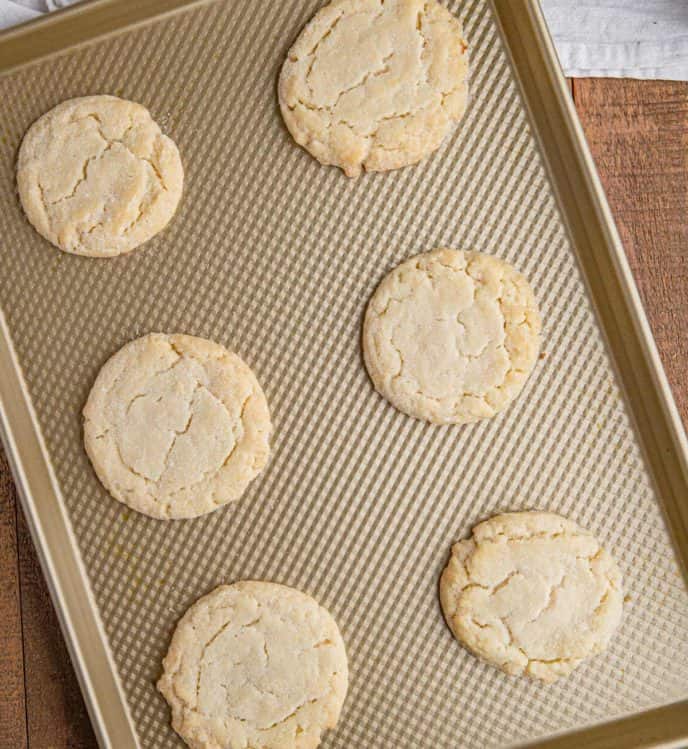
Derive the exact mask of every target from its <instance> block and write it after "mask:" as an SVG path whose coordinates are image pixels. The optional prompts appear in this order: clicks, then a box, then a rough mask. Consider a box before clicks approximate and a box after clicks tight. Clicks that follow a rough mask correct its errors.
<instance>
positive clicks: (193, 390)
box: [84, 333, 271, 519]
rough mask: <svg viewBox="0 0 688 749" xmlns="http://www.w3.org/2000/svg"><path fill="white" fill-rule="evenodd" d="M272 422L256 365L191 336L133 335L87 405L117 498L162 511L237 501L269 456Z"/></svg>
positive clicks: (87, 422) (197, 510) (197, 511)
mask: <svg viewBox="0 0 688 749" xmlns="http://www.w3.org/2000/svg"><path fill="white" fill-rule="evenodd" d="M270 429H271V426H270V414H269V411H268V405H267V401H266V399H265V395H264V394H263V391H262V389H261V387H260V385H259V384H258V380H257V379H256V377H255V375H254V374H253V372H252V371H251V369H249V367H248V366H247V365H246V364H245V363H244V362H243V361H242V360H241V359H240V358H239V357H238V356H237V355H236V354H233V353H230V352H229V351H227V349H225V348H224V347H222V346H220V345H219V344H217V343H213V342H211V341H206V340H204V339H203V338H195V337H193V336H187V335H165V334H161V333H153V334H150V335H147V336H144V337H143V338H138V339H136V340H135V341H132V342H131V343H128V344H127V345H126V346H124V348H122V349H120V351H118V352H117V353H116V354H115V355H114V356H113V357H112V358H111V359H110V360H109V361H108V362H107V363H106V364H105V366H104V367H103V368H102V369H101V371H100V373H99V374H98V377H97V378H96V381H95V383H94V385H93V388H92V390H91V393H90V395H89V397H88V401H87V403H86V405H85V407H84V444H85V447H86V452H87V453H88V456H89V458H90V459H91V462H92V464H93V467H94V469H95V471H96V473H97V474H98V478H99V479H100V480H101V482H102V483H103V485H104V486H105V488H106V489H107V490H108V491H109V492H110V494H111V495H112V496H113V497H114V498H115V499H118V500H119V501H120V502H124V504H126V505H128V506H129V507H131V508H133V509H134V510H138V511H139V512H142V513H144V514H146V515H150V516H151V517H155V518H162V519H173V518H192V517H197V516H198V515H204V514H206V513H208V512H212V511H213V510H215V509H217V508H218V507H220V506H222V505H225V504H227V503H228V502H234V501H236V500H238V499H239V498H240V497H241V495H242V494H243V492H244V490H245V489H246V487H247V486H248V485H249V483H250V482H251V481H252V480H253V479H254V478H255V477H256V476H257V475H258V474H259V473H260V471H261V470H262V469H263V467H264V466H265V464H266V463H267V460H268V457H269V454H270V446H269V436H270Z"/></svg>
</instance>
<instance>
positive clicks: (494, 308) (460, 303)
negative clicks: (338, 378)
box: [363, 249, 541, 424]
mask: <svg viewBox="0 0 688 749" xmlns="http://www.w3.org/2000/svg"><path fill="white" fill-rule="evenodd" d="M540 328H541V322H540V314H539V312H538V308H537V303H536V300H535V296H534V294H533V291H532V289H531V287H530V285H529V284H528V282H527V281H526V279H525V278H524V277H523V276H522V275H520V274H519V273H518V272H517V271H516V270H515V269H514V268H513V267H512V266H511V265H509V264H508V263H506V262H504V261H503V260H500V259H498V258H496V257H493V256H491V255H485V254H483V253H479V252H462V251H459V250H446V249H440V250H433V251H432V252H426V253H423V254H421V255H417V256H416V257H413V258H411V259H410V260H407V261H405V262H403V263H402V264H401V265H399V266H397V267H396V268H395V269H394V270H392V271H391V273H389V274H388V275H387V276H386V277H385V278H384V280H383V281H382V283H381V284H380V285H379V286H378V288H377V290H376V291H375V293H374V294H373V296H372V298H371V300H370V302H369V304H368V309H367V311H366V315H365V320H364V323H363V353H364V358H365V363H366V367H367V369H368V372H369V374H370V377H371V379H372V381H373V384H374V385H375V388H376V390H377V391H378V392H379V393H380V394H381V395H383V396H384V397H385V398H387V400H389V401H390V402H391V403H392V404H393V405H394V406H395V407H396V408H398V409H399V410H400V411H403V412H404V413H406V414H409V415H410V416H414V417H415V418H417V419H422V420H425V421H430V422H432V423H435V424H465V423H469V422H473V421H477V420H479V419H485V418H490V417H492V416H494V415H495V414H497V413H498V412H499V411H502V410H503V409H504V408H506V407H507V405H508V404H509V403H510V402H511V401H512V400H513V399H514V398H515V397H516V396H517V395H518V394H519V392H520V391H521V389H522V388H523V385H524V384H525V381H526V380H527V378H528V376H529V374H530V373H531V371H532V370H533V367H534V366H535V363H536V361H537V357H538V351H539V347H540Z"/></svg>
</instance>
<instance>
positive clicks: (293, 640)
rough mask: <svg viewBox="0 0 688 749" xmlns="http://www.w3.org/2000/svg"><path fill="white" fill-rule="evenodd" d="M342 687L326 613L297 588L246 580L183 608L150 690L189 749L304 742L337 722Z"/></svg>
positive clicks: (304, 745)
mask: <svg viewBox="0 0 688 749" xmlns="http://www.w3.org/2000/svg"><path fill="white" fill-rule="evenodd" d="M347 684H348V668H347V659H346V652H345V649H344V643H343V641H342V637H341V635H340V633H339V629H338V628H337V625H336V623H335V621H334V619H333V618H332V616H331V615H330V614H329V613H328V612H327V611H326V610H325V609H324V608H323V607H322V606H319V605H318V604H317V603H316V601H314V600H313V599H312V598H311V597H310V596H308V595H306V594H305V593H301V592H300V591H298V590H294V589H293V588H287V587H285V586H284V585H276V584H274V583H266V582H253V581H248V582H239V583H235V584H234V585H222V586H220V587H219V588H216V589H215V590H214V591H213V592H212V593H210V594H209V595H207V596H205V597H203V598H201V599H200V600H199V601H198V602H197V603H195V604H194V605H193V606H192V607H191V608H190V609H189V610H188V611H187V612H186V614H185V615H184V616H183V617H182V619H181V621H180V622H179V624H178V625H177V629H176V630H175V633H174V636H173V637H172V643H171V645H170V649H169V651H168V653H167V656H166V657H165V660H164V662H163V675H162V677H161V678H160V680H159V682H158V689H159V690H160V692H161V693H162V694H163V696H164V697H165V699H166V700H167V702H168V703H169V705H170V707H171V708H172V726H173V728H174V730H175V731H176V732H177V733H178V734H179V735H180V736H181V737H182V738H183V739H184V741H185V742H186V743H187V744H188V745H189V746H190V747H193V749H211V748H212V749H313V747H316V746H318V744H319V743H320V737H321V734H322V732H323V731H325V730H326V729H328V728H334V726H335V725H336V724H337V720H338V719H339V714H340V712H341V709H342V705H343V703H344V698H345V697H346V690H347Z"/></svg>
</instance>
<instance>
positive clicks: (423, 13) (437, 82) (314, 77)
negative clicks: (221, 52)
mask: <svg viewBox="0 0 688 749" xmlns="http://www.w3.org/2000/svg"><path fill="white" fill-rule="evenodd" d="M467 78H468V53H467V46H466V42H465V41H464V39H463V36H462V29H461V23H460V22H459V20H458V19H457V18H455V17H454V16H453V15H452V14H451V13H450V12H449V11H448V10H447V9H446V8H444V7H443V6H442V5H440V3H439V2H437V0H385V1H384V2H383V1H382V0H334V2H331V3H330V4H329V5H327V6H325V7H324V8H322V9H321V10H320V11H319V12H318V13H317V14H316V15H315V16H314V17H313V19H312V20H311V21H310V22H309V23H308V24H307V25H306V27H305V28H304V29H303V31H302V32H301V34H300V36H299V37H298V39H297V40H296V42H295V43H294V45H293V47H292V48H291V49H290V51H289V53H288V55H287V59H286V61H285V63H284V66H283V67H282V72H281V75H280V81H279V101H280V107H281V109H282V115H283V117H284V121H285V123H286V125H287V127H288V129H289V131H290V133H291V134H292V136H293V138H294V140H295V141H296V142H297V143H298V144H299V145H301V146H303V147H304V148H305V149H306V150H307V151H309V152H310V153H311V154H312V155H313V156H315V158H316V159H318V161H320V163H321V164H325V165H330V164H334V165H336V166H339V167H341V168H342V169H343V170H344V172H345V173H346V174H347V175H348V176H349V177H357V176H358V175H360V173H361V171H362V170H363V169H366V170H367V171H376V172H381V171H387V170H390V169H398V168H400V167H403V166H407V165H409V164H415V163H417V162H418V161H420V160H421V159H423V158H424V157H425V156H427V155H429V154H430V153H432V152H433V151H435V150H436V149H438V148H439V147H440V145H441V143H442V141H443V140H444V138H445V137H446V136H447V135H448V134H449V133H450V132H451V131H452V130H453V129H454V127H455V125H456V123H457V122H458V121H459V120H460V119H461V118H462V117H463V114H464V112H465V109H466V103H467V99H468V83H467Z"/></svg>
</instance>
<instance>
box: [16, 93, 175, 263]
mask: <svg viewBox="0 0 688 749" xmlns="http://www.w3.org/2000/svg"><path fill="white" fill-rule="evenodd" d="M183 182H184V171H183V169H182V162H181V159H180V157H179V151H178V150H177V147H176V146H175V144H174V143H173V142H172V141H171V140H170V139H169V138H168V137H167V136H165V135H163V134H162V133H161V131H160V128H159V127H158V125H157V124H156V123H155V122H154V121H153V119H152V118H151V116H150V114H149V112H148V110H147V109H145V108H144V107H142V106H141V105H140V104H135V103H134V102H131V101H125V100H124V99H118V98H116V97H114V96H85V97H83V98H80V99H69V100H68V101H65V102H62V104H58V106H56V107H55V108H54V109H51V110H50V111H49V112H47V113H46V114H44V115H43V116H42V117H40V118H39V119H38V120H36V122H34V123H33V125H31V127H30V128H29V130H28V131H27V133H26V135H25V136H24V140H23V141H22V144H21V147H20V149H19V157H18V161H17V186H18V189H19V197H20V199H21V203H22V206H23V207H24V212H25V213H26V216H27V217H28V219H29V221H30V222H31V223H32V224H33V226H34V227H35V228H36V230H37V231H38V232H39V233H40V234H42V235H43V236H44V237H45V238H46V239H47V240H48V241H50V242H52V243H53V244H54V245H55V246H56V247H59V248H60V249H61V250H64V251H65V252H70V253H73V254H76V255H90V256H91V257H113V256H114V255H121V254H123V253H125V252H129V251H131V250H133V249H134V248H136V247H138V246H139V245H140V244H143V243H144V242H146V241H147V240H149V239H150V238H151V237H153V236H154V235H155V234H157V233H158V232H159V231H161V230H162V229H163V228H164V227H165V226H166V225H167V223H168V222H169V221H170V219H171V218H172V216H173V215H174V212H175V211H176V209H177V205H178V204H179V200H180V198H181V195H182V184H183Z"/></svg>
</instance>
